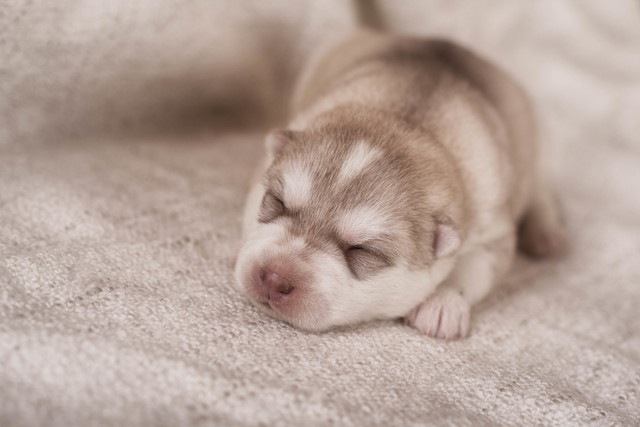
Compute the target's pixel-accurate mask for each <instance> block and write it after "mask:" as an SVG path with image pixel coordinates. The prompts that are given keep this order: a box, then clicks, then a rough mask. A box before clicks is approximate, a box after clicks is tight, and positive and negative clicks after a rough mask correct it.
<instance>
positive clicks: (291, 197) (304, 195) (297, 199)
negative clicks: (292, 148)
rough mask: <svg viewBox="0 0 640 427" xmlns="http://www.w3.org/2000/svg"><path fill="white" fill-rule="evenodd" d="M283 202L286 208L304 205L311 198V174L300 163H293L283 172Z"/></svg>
mask: <svg viewBox="0 0 640 427" xmlns="http://www.w3.org/2000/svg"><path fill="white" fill-rule="evenodd" d="M283 181H284V189H283V198H284V200H283V201H284V204H285V205H286V206H287V207H288V208H293V209H297V208H301V207H304V206H305V205H306V204H307V203H308V201H309V199H311V186H312V181H311V174H310V173H309V171H307V170H306V169H305V168H304V166H303V165H302V164H300V163H293V164H291V165H289V167H287V168H286V169H285V170H284V173H283Z"/></svg>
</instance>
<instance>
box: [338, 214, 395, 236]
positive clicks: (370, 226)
mask: <svg viewBox="0 0 640 427" xmlns="http://www.w3.org/2000/svg"><path fill="white" fill-rule="evenodd" d="M390 226H391V221H390V219H389V217H388V216H387V215H386V214H385V213H384V212H382V211H381V210H379V209H376V208H375V207H372V206H361V207H357V208H354V209H352V210H349V211H346V212H344V213H343V214H342V216H341V217H340V219H339V220H338V232H339V233H340V235H341V236H342V238H343V239H345V240H346V241H348V242H349V243H352V244H356V243H361V242H364V241H366V240H369V239H373V238H375V237H378V236H379V235H380V234H383V233H385V232H388V231H389V227H390Z"/></svg>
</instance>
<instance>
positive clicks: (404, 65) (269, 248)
mask: <svg viewBox="0 0 640 427" xmlns="http://www.w3.org/2000/svg"><path fill="white" fill-rule="evenodd" d="M292 110H293V115H292V117H293V119H292V121H291V123H290V125H289V128H290V131H287V132H277V133H275V134H272V135H271V136H270V137H269V138H268V146H269V148H270V149H269V156H268V158H267V160H266V161H265V164H264V170H263V171H261V172H260V174H259V175H260V179H259V180H258V181H257V182H256V184H255V185H254V188H253V189H252V191H251V193H250V197H249V201H248V204H247V210H246V213H245V245H244V246H243V249H242V250H241V253H240V256H239V261H238V266H237V275H238V281H239V284H240V286H241V289H243V290H244V291H245V292H247V293H248V295H249V296H250V297H251V298H252V300H254V301H256V302H257V303H258V305H259V306H260V307H264V308H265V310H266V311H267V312H268V313H270V314H272V315H275V316H276V317H279V318H282V319H284V320H287V321H289V322H290V323H292V324H294V325H296V326H299V327H302V328H305V329H314V330H321V329H326V328H328V327H331V326H336V325H341V324H347V323H353V322H360V321H364V320H369V319H374V318H394V317H405V318H406V319H407V321H408V323H410V324H411V325H413V326H415V327H416V328H418V329H419V330H421V331H422V332H424V333H426V334H428V335H432V336H437V337H441V338H455V337H459V336H464V335H466V334H467V332H468V328H469V310H470V306H471V305H472V304H475V303H476V302H478V301H479V300H480V299H482V298H483V297H484V296H485V295H486V294H487V293H488V292H489V291H490V290H491V288H492V287H493V286H494V285H495V284H496V283H497V282H498V281H499V280H500V278H501V277H502V275H503V274H504V273H505V272H506V271H507V269H508V267H509V265H510V264H511V261H512V258H513V255H514V252H515V247H516V239H517V230H518V227H519V226H521V227H522V230H523V233H524V235H523V237H525V240H523V241H522V243H523V247H524V248H525V249H528V250H529V251H530V252H533V253H535V254H537V255H545V254H547V253H551V252H554V251H556V250H557V249H559V248H560V246H561V243H562V242H561V240H562V229H561V226H560V224H559V221H558V217H557V212H556V210H555V206H554V204H553V202H552V200H551V197H550V196H549V194H548V193H547V191H546V190H545V189H544V188H543V187H542V185H541V184H540V183H539V180H538V178H537V176H536V147H535V126H534V123H533V115H532V112H531V108H530V106H529V103H528V100H527V97H526V95H525V94H524V92H523V91H522V90H521V89H520V88H519V87H518V86H517V85H516V84H515V83H513V82H512V81H511V79H510V78H509V77H508V76H506V75H505V74H504V73H503V72H502V71H500V70H499V69H497V68H496V67H494V66H493V65H491V64H489V63H488V62H486V61H484V60H482V59H480V58H478V57H477V56H476V55H474V54H473V53H471V52H469V51H468V50H466V49H464V48H461V47H459V46H457V45H455V44H453V43H450V42H446V41H442V40H425V39H415V38H406V37H393V36H388V35H383V34H379V33H375V32H370V31H360V32H358V33H356V34H355V35H354V36H352V37H350V38H349V39H347V40H346V41H344V42H342V43H341V44H340V45H338V46H337V47H334V48H333V49H332V50H331V51H329V52H328V53H325V54H323V55H321V56H320V57H319V58H318V59H317V60H316V61H314V62H312V64H311V66H310V67H309V68H308V70H307V72H306V73H305V74H304V75H303V77H302V79H301V83H300V84H299V86H298V88H297V91H296V95H295V97H294V101H293V107H292Z"/></svg>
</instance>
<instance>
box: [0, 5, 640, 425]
mask: <svg viewBox="0 0 640 427" xmlns="http://www.w3.org/2000/svg"><path fill="white" fill-rule="evenodd" d="M380 5H381V10H382V12H383V13H384V16H385V19H386V21H387V23H388V25H389V26H390V27H391V28H395V29H396V30H401V31H406V32H411V33H417V34H425V35H428V34H438V35H445V36H448V37H452V38H454V39H456V40H459V41H461V42H463V43H466V44H467V45H470V46H472V47H474V48H475V49H476V50H478V51H480V52H481V53H483V54H484V55H486V56H489V57H490V58H492V59H494V60H495V61H497V62H498V63H500V64H501V65H502V66H504V67H505V68H507V69H508V70H510V71H511V72H512V73H513V74H515V75H516V76H517V77H518V78H519V79H520V80H521V81H522V82H523V83H524V85H525V86H526V87H527V88H528V89H529V90H530V91H531V93H532V94H533V97H534V99H535V101H536V103H537V105H538V110H539V115H540V121H541V127H542V133H543V136H544V137H543V139H544V141H543V143H544V144H545V148H546V149H547V156H548V158H549V166H550V170H551V172H550V173H551V175H550V176H552V177H553V178H552V179H553V182H554V183H555V185H556V187H557V188H558V189H559V193H560V195H561V198H562V200H563V204H564V206H565V211H566V217H567V222H568V225H569V231H570V236H571V242H572V251H571V253H570V255H569V256H568V257H567V258H566V259H563V260H561V261H555V262H544V263H535V262H531V261H528V260H525V259H519V260H518V262H517V264H516V266H515V267H514V269H513V272H512V274H511V275H510V276H509V278H508V279H507V280H506V281H505V283H504V285H503V286H502V287H501V288H500V289H499V290H498V291H497V292H495V294H493V295H492V296H490V297H489V298H488V299H487V300H486V301H485V302H484V303H483V304H481V306H479V307H478V308H477V309H475V310H474V312H473V319H472V331H471V336H470V337H469V338H468V339H466V340H463V341H457V342H449V343H445V342H441V341H436V340H432V339H428V338H425V337H423V336H420V335H419V334H418V333H417V332H416V331H415V330H412V329H409V328H407V327H405V326H403V325H402V324H401V323H399V322H377V323H373V324H366V325H362V326H358V327H353V328H348V329H343V330H338V331H333V332H329V333H324V334H310V333H305V332H300V331H298V330H295V329H293V328H291V327H289V326H287V325H285V324H283V323H280V322H277V321H275V320H272V319H269V318H266V317H265V316H263V315H261V314H260V313H258V312H257V311H256V310H255V309H254V308H253V307H252V306H251V305H250V304H249V303H248V302H247V301H245V300H244V299H243V298H242V297H241V296H240V295H238V294H237V293H236V292H235V291H234V289H233V286H232V284H233V277H232V258H233V254H234V251H235V247H236V245H237V244H238V240H239V231H240V230H239V216H240V214H241V211H242V204H243V198H244V192H245V190H246V185H247V180H248V178H249V176H250V174H251V172H252V168H253V166H254V165H255V163H256V161H257V160H258V158H259V157H260V154H261V150H262V141H261V135H260V132H257V131H247V130H242V129H238V128H236V129H235V130H231V131H230V130H226V131H223V130H220V129H221V128H220V126H217V125H219V124H220V123H224V124H226V125H229V124H230V123H243V124H245V125H247V124H255V123H256V122H257V121H260V120H261V121H262V122H264V121H265V119H264V117H265V115H266V116H268V120H274V119H275V118H277V117H278V115H279V114H280V113H281V111H282V110H283V108H284V107H283V105H284V102H283V98H284V97H285V94H286V93H287V88H288V87H290V81H291V79H292V78H293V77H294V76H295V74H296V72H297V71H298V69H299V67H300V66H301V64H303V63H304V60H305V58H306V57H307V56H308V53H309V52H311V51H313V49H315V48H316V47H317V46H319V45H320V44H321V43H322V41H324V40H327V39H328V38H330V37H332V36H334V35H335V34H338V33H339V32H341V31H343V30H346V29H348V28H349V27H350V26H351V25H352V20H351V18H350V14H349V8H348V4H347V3H346V2H341V1H326V2H324V1H323V2H313V3H312V2H288V1H284V0H282V1H280V0H278V1H270V2H260V1H257V0H256V1H247V2H233V1H224V0H217V1H214V2H210V1H194V2H179V1H177V0H163V1H156V0H153V1H151V0H148V1H136V2H129V1H125V0H118V1H110V2H103V1H98V0H84V1H83V0H76V1H73V0H65V1H57V2H48V3H47V4H45V3H44V2H43V3H41V2H31V1H22V0H18V1H13V2H0V425H1V426H37V425H50V426H72V425H77V426H90V425H166V426H175V425H224V426H227V425H229V426H233V425H247V426H253V425H263V426H267V425H268V426H271V425H295V426H303V425H304V426H307V425H310V426H311V425H347V426H349V425H354V426H360V425H362V426H365V425H366V426H393V425H474V426H476V425H562V426H568V425H585V424H593V425H638V424H640V5H639V4H638V2H634V1H631V0H629V1H623V0H620V1H609V2H602V1H599V0H580V1H577V0H576V1H568V0H567V1H556V0H549V1H539V2H528V1H506V0H505V1H498V0H494V1H491V0H483V1H477V2H475V1H474V2H462V1H460V2H458V1H448V0H442V1H427V2H425V1H418V0H414V1H409V0H407V1H403V2H396V1H386V2H384V1H382V2H380Z"/></svg>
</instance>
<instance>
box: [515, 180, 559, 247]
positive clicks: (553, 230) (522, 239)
mask: <svg viewBox="0 0 640 427" xmlns="http://www.w3.org/2000/svg"><path fill="white" fill-rule="evenodd" d="M518 246H519V248H520V250H522V251H523V252H524V253H525V254H527V255H529V256H531V257H534V258H547V257H554V256H562V255H564V254H566V252H567V251H568V246H569V245H568V239H567V232H566V228H565V224H564V221H563V218H562V214H561V210H560V205H559V203H558V200H557V198H556V197H555V194H554V193H553V192H552V191H551V190H550V189H549V188H548V187H547V186H546V185H544V184H542V183H538V185H537V186H536V188H535V189H534V194H533V197H532V199H531V204H530V205H529V208H528V209H527V210H526V212H525V214H524V216H523V217H522V220H521V222H520V230H519V233H518Z"/></svg>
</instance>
